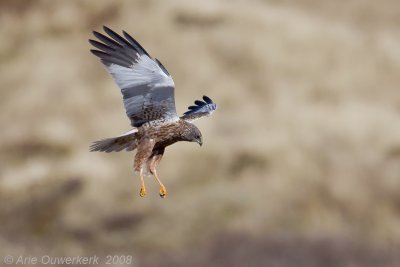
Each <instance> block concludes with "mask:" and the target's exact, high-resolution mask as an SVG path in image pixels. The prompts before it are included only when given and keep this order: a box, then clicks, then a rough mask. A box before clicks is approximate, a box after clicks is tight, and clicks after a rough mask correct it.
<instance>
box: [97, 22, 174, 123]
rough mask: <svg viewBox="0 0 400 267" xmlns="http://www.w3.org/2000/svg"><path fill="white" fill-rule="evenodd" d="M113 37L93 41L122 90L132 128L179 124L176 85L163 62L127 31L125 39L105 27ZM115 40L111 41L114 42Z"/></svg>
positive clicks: (98, 37) (99, 35)
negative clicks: (167, 123)
mask: <svg viewBox="0 0 400 267" xmlns="http://www.w3.org/2000/svg"><path fill="white" fill-rule="evenodd" d="M103 29H104V31H105V32H106V33H107V34H108V36H109V37H107V36H105V35H103V34H101V33H98V32H96V31H94V32H93V34H94V36H95V37H97V39H98V40H99V41H101V42H99V41H96V40H89V42H90V43H91V44H92V45H93V46H94V47H95V48H97V49H92V50H90V51H91V52H92V53H93V54H94V55H96V56H98V57H99V58H100V60H101V62H102V63H103V64H104V65H105V66H106V68H107V70H108V72H109V73H110V74H111V75H112V77H113V78H114V80H115V82H116V83H117V84H118V86H119V88H120V89H121V92H122V95H123V100H124V106H125V110H126V114H127V115H128V117H129V119H130V120H131V125H132V126H134V127H139V126H140V125H142V124H143V123H146V122H149V121H158V120H161V121H175V120H178V119H179V118H178V115H177V114H176V108H175V98H174V89H175V84H174V81H173V80H172V77H171V75H170V74H169V73H168V71H167V70H166V69H165V68H164V66H163V65H162V64H161V62H160V61H158V60H157V59H152V58H151V57H150V55H149V54H148V53H147V52H146V50H144V48H143V47H142V46H141V45H140V44H139V43H138V42H137V41H136V40H135V39H133V38H132V37H131V36H130V35H129V34H128V33H126V32H125V31H123V35H124V37H125V38H123V37H122V36H120V35H119V34H117V33H115V32H114V31H113V30H111V29H109V28H107V27H106V26H103ZM110 37H111V38H110Z"/></svg>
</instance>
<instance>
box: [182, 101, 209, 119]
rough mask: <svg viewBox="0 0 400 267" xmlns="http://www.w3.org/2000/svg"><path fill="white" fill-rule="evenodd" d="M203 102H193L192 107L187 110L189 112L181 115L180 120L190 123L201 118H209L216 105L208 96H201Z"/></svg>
mask: <svg viewBox="0 0 400 267" xmlns="http://www.w3.org/2000/svg"><path fill="white" fill-rule="evenodd" d="M203 100H204V101H201V100H196V101H194V106H190V107H189V108H188V109H189V110H188V111H186V112H185V113H183V116H182V117H181V119H182V120H185V121H188V122H192V121H195V120H197V119H200V118H202V117H208V116H210V115H211V114H212V113H213V112H214V110H216V109H217V104H215V103H214V102H213V101H212V100H211V98H209V97H208V96H203Z"/></svg>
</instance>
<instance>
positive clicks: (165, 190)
mask: <svg viewBox="0 0 400 267" xmlns="http://www.w3.org/2000/svg"><path fill="white" fill-rule="evenodd" d="M166 196H167V189H165V186H161V187H160V197H162V198H165V197H166Z"/></svg>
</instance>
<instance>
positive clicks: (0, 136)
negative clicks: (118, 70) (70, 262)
mask: <svg viewBox="0 0 400 267" xmlns="http://www.w3.org/2000/svg"><path fill="white" fill-rule="evenodd" d="M399 18H400V4H399V3H398V1H394V0H384V1H365V0H351V1H346V2H345V3H340V4H339V3H336V2H332V1H312V0H301V1H295V3H294V2H293V1H251V2H245V1H229V2H228V1H211V0H207V1H183V0H173V1H169V2H168V3H167V2H166V1H165V2H164V1H163V2H162V1H158V2H156V1H145V0H141V1H139V0H138V1H106V0H100V1H96V2H91V1H63V2H56V1H2V2H0V23H1V25H6V27H1V28H0V35H1V36H2V38H1V39H2V41H1V42H0V80H1V81H2V82H1V85H0V107H1V112H0V123H1V125H3V127H2V130H1V132H0V140H1V141H0V149H1V151H2V153H1V154H0V199H1V202H0V214H1V218H2V228H1V229H0V246H1V247H2V248H3V249H2V253H4V254H13V255H14V254H15V255H18V254H21V253H22V254H24V255H43V254H53V255H67V256H74V255H92V254H96V253H97V254H99V255H102V254H110V253H117V254H122V253H129V254H131V255H133V256H134V257H135V259H136V263H137V265H138V266H188V262H191V263H192V265H191V266H221V265H226V266H244V265H245V263H249V264H250V266H265V264H267V265H268V266H282V267H286V266H300V267H301V266H397V265H399V264H400V259H399V257H398V255H397V254H396V250H398V249H400V230H399V229H400V228H399V227H398V226H399V223H400V197H399V196H400V117H399V111H400V94H399V93H398V85H399V84H400V75H399V73H400V52H399V51H400V50H399V49H398V47H399V46H400V34H399V32H398V28H399V26H400V20H399ZM103 24H106V25H109V26H111V27H112V28H114V29H116V30H118V31H119V30H122V29H125V30H127V31H129V32H131V33H132V34H133V35H134V36H135V37H136V38H137V39H138V40H139V41H140V42H141V43H142V44H143V45H144V46H145V47H146V48H147V50H148V51H149V52H150V53H151V54H153V55H155V56H157V58H159V59H160V60H161V61H162V62H163V63H164V65H165V66H167V67H168V69H169V71H170V72H171V73H172V74H173V76H174V80H175V83H176V85H177V90H176V98H177V108H178V111H180V112H183V111H184V110H185V108H186V107H187V105H188V104H190V103H191V102H192V101H193V100H194V99H196V98H198V97H201V96H202V95H203V94H206V95H210V96H211V97H213V99H215V100H216V102H217V103H218V104H219V110H218V112H216V113H215V116H213V117H212V118H210V119H207V120H204V121H201V122H199V123H198V126H199V127H200V128H201V129H202V132H203V136H204V140H205V145H204V146H203V147H202V149H198V147H197V146H194V145H192V144H184V143H183V144H177V145H175V146H173V147H171V148H169V149H168V151H167V153H166V157H165V158H164V159H163V162H162V164H161V166H160V169H159V173H160V176H161V178H162V179H163V181H164V183H165V184H166V185H167V187H168V189H169V196H168V198H167V199H166V200H161V199H159V198H158V197H157V191H158V189H157V187H156V183H155V182H153V181H150V180H149V181H148V186H149V193H150V194H149V195H148V197H147V198H145V199H139V197H138V188H139V181H138V179H137V177H134V176H133V173H132V168H131V165H132V155H131V154H129V153H118V154H110V155H109V154H100V153H98V154H95V153H89V152H88V145H89V143H90V142H91V141H93V140H96V139H99V138H103V137H107V136H112V135H115V134H119V133H121V132H124V131H125V130H127V129H128V128H129V127H128V120H127V119H126V118H125V115H124V110H123V107H122V104H121V97H120V95H119V93H118V89H117V88H116V86H115V85H114V84H113V81H112V80H111V78H110V77H109V75H108V74H107V73H106V72H105V71H104V69H103V68H102V66H101V65H100V63H99V62H98V61H97V60H96V59H95V58H94V57H93V56H92V55H90V53H89V52H88V49H89V44H88V43H87V39H88V38H90V37H91V34H90V32H91V30H93V29H96V30H99V29H100V27H101V25H103ZM235 264H236V265H235Z"/></svg>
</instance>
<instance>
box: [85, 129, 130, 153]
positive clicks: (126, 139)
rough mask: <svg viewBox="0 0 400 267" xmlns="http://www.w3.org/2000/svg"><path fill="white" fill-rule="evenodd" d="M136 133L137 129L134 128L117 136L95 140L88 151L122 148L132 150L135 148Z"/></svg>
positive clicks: (118, 149)
mask: <svg viewBox="0 0 400 267" xmlns="http://www.w3.org/2000/svg"><path fill="white" fill-rule="evenodd" d="M136 133H137V129H136V128H135V129H133V130H132V131H129V132H127V133H125V134H123V135H120V136H117V137H112V138H107V139H103V140H98V141H95V142H93V144H92V145H91V146H90V151H91V152H93V151H100V152H106V153H109V152H119V151H121V150H124V149H126V151H132V150H134V149H136V146H137V138H136Z"/></svg>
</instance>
